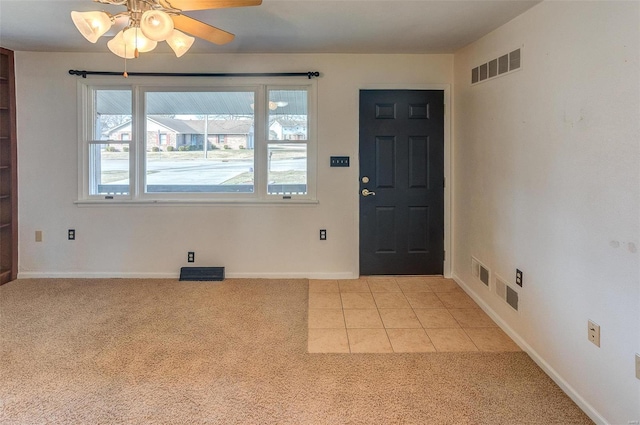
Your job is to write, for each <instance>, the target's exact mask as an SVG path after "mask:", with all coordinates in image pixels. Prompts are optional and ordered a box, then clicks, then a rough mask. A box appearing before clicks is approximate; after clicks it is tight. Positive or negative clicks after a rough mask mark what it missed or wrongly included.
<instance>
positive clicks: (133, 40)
mask: <svg viewBox="0 0 640 425" xmlns="http://www.w3.org/2000/svg"><path fill="white" fill-rule="evenodd" d="M122 39H123V40H124V42H125V43H126V44H127V50H129V48H131V50H135V49H136V48H137V49H138V51H139V52H140V53H144V52H150V51H152V50H153V49H155V48H156V46H157V45H158V43H157V42H156V41H153V40H149V39H148V38H147V37H145V36H144V34H143V33H142V31H140V29H139V28H127V29H125V30H123V31H122Z"/></svg>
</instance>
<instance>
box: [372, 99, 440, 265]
mask: <svg viewBox="0 0 640 425" xmlns="http://www.w3.org/2000/svg"><path fill="white" fill-rule="evenodd" d="M360 177H361V180H360V192H361V194H360V273H361V274H363V275H375V274H442V270H443V262H444V240H443V239H444V187H443V181H444V92H443V91H440V90H362V91H361V92H360ZM364 177H366V178H368V179H369V181H368V182H366V183H365V182H364V180H363V178H364ZM364 189H367V190H368V191H370V194H368V195H367V196H365V195H364V194H363V190H364Z"/></svg>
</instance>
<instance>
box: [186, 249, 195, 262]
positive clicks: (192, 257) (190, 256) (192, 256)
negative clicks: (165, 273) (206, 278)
mask: <svg viewBox="0 0 640 425" xmlns="http://www.w3.org/2000/svg"><path fill="white" fill-rule="evenodd" d="M195 261H196V253H195V252H194V251H189V252H187V262H188V263H194V262H195Z"/></svg>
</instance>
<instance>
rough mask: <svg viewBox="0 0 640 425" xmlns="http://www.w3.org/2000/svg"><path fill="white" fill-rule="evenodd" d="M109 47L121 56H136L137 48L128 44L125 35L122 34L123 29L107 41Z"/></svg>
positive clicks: (129, 57) (126, 57)
mask: <svg viewBox="0 0 640 425" xmlns="http://www.w3.org/2000/svg"><path fill="white" fill-rule="evenodd" d="M107 47H108V48H109V50H111V52H112V53H113V54H114V55H118V56H120V57H121V58H125V59H133V58H134V57H135V48H130V47H127V44H126V43H125V42H124V37H123V36H122V31H120V32H119V33H118V34H116V36H115V37H113V38H112V39H111V40H109V41H108V42H107Z"/></svg>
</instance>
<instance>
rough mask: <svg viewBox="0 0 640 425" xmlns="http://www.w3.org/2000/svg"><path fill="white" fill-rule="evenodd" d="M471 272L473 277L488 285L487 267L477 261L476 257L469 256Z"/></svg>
mask: <svg viewBox="0 0 640 425" xmlns="http://www.w3.org/2000/svg"><path fill="white" fill-rule="evenodd" d="M471 274H473V276H474V277H475V278H477V279H478V280H479V281H480V282H482V283H484V284H485V285H487V287H489V282H491V279H490V277H489V276H490V274H491V272H490V271H489V268H488V267H487V266H485V265H484V264H482V263H481V262H480V261H478V260H477V259H476V258H474V257H471Z"/></svg>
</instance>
